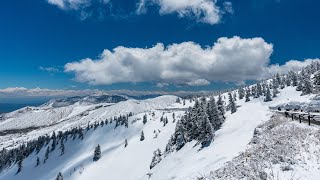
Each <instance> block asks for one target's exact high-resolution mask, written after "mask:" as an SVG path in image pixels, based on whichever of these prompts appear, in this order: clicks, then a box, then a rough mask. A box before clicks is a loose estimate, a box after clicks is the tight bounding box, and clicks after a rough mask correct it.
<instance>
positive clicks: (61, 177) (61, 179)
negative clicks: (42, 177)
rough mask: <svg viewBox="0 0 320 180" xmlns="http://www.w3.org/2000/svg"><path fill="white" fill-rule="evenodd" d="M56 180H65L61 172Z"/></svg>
mask: <svg viewBox="0 0 320 180" xmlns="http://www.w3.org/2000/svg"><path fill="white" fill-rule="evenodd" d="M56 180H63V176H62V174H61V172H59V174H58V175H57V177H56Z"/></svg>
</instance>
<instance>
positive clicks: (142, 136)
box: [140, 131, 144, 141]
mask: <svg viewBox="0 0 320 180" xmlns="http://www.w3.org/2000/svg"><path fill="white" fill-rule="evenodd" d="M143 140H144V133H143V131H141V136H140V141H143Z"/></svg>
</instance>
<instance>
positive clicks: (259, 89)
mask: <svg viewBox="0 0 320 180" xmlns="http://www.w3.org/2000/svg"><path fill="white" fill-rule="evenodd" d="M262 95H263V93H262V86H261V84H260V82H258V83H257V96H258V97H260V96H262Z"/></svg>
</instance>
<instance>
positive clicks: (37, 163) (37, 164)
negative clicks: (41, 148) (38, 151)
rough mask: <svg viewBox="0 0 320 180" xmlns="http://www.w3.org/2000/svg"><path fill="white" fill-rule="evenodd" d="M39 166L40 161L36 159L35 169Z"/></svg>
mask: <svg viewBox="0 0 320 180" xmlns="http://www.w3.org/2000/svg"><path fill="white" fill-rule="evenodd" d="M39 164H40V159H39V157H37V162H36V167H37V166H39Z"/></svg>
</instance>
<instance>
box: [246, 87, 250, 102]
mask: <svg viewBox="0 0 320 180" xmlns="http://www.w3.org/2000/svg"><path fill="white" fill-rule="evenodd" d="M249 97H250V90H249V88H247V89H246V100H245V102H249V101H250V98H249Z"/></svg>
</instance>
